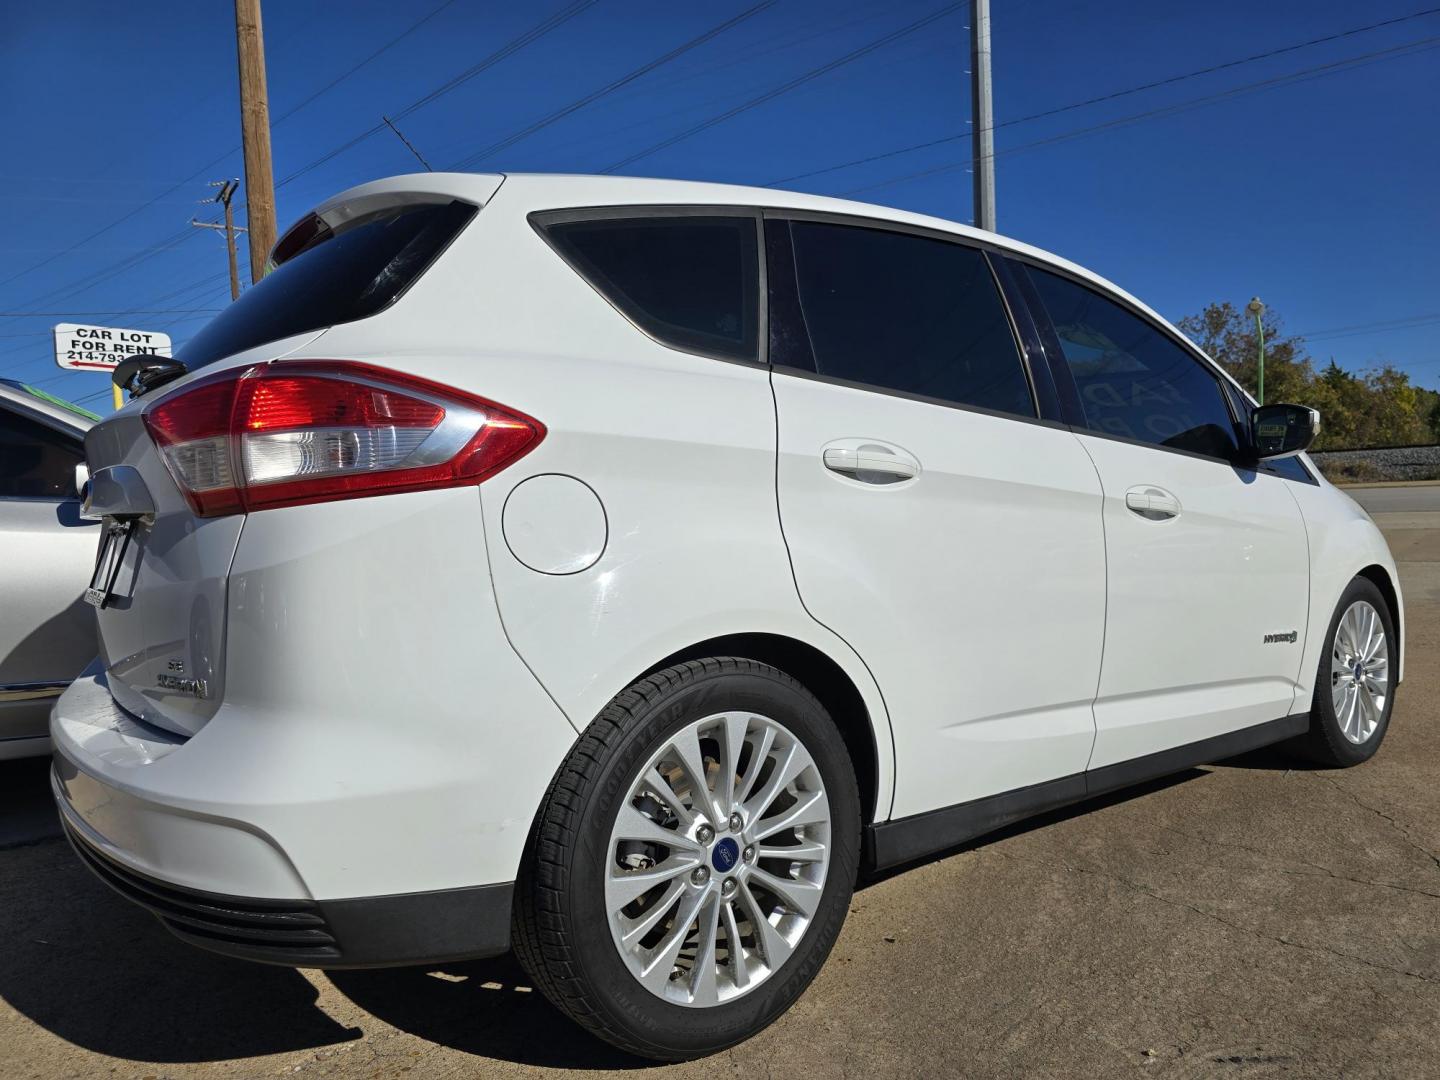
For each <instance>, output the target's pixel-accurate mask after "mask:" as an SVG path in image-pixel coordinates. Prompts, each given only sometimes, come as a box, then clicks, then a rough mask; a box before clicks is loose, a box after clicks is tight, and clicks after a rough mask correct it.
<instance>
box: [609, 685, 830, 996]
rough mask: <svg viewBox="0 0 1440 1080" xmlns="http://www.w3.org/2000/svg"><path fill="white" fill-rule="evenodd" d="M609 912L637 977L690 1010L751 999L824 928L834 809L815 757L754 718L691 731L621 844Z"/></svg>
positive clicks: (626, 817)
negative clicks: (821, 913)
mask: <svg viewBox="0 0 1440 1080" xmlns="http://www.w3.org/2000/svg"><path fill="white" fill-rule="evenodd" d="M608 850H609V854H610V858H609V864H608V867H607V876H606V878H605V910H606V911H607V912H608V914H609V920H610V933H611V936H612V938H613V939H614V942H615V947H616V948H617V949H618V950H619V951H620V955H621V957H622V958H623V959H624V961H625V964H626V966H627V967H628V968H629V969H630V972H631V974H633V975H634V976H635V978H636V979H637V980H638V981H639V982H640V984H641V985H643V986H644V987H645V988H646V989H647V990H649V991H650V992H651V993H653V994H655V995H656V996H657V997H660V998H662V999H664V1000H665V1001H668V1002H671V1003H673V1004H677V1005H690V1006H708V1005H717V1004H720V1003H723V1002H728V1001H733V1000H734V999H736V998H738V997H740V996H742V995H744V994H747V993H749V992H750V991H751V990H754V989H755V988H756V987H757V986H759V985H760V984H761V983H763V982H764V981H765V980H766V979H767V978H769V977H770V976H771V975H773V974H774V973H775V971H776V970H778V969H779V968H780V966H781V965H783V964H784V963H785V960H786V958H787V957H789V956H790V954H791V953H792V952H793V951H794V950H795V947H796V946H797V945H798V944H799V942H800V939H801V938H802V937H803V936H804V934H805V931H806V930H807V929H808V928H809V926H810V923H811V920H812V919H813V918H814V917H815V913H816V910H817V909H818V907H819V904H820V897H821V894H822V893H823V891H824V887H825V873H826V870H827V869H828V867H829V862H830V852H831V824H830V803H829V800H828V798H827V796H826V793H825V785H824V782H823V781H822V779H821V776H820V770H819V769H818V768H817V767H816V765H815V762H814V760H813V759H812V758H811V756H810V753H809V751H807V750H806V749H805V747H804V745H803V744H802V743H801V742H800V740H799V739H797V738H796V737H795V736H794V735H792V734H791V733H790V731H788V730H787V729H786V728H785V727H784V726H783V725H781V724H779V723H776V722H775V721H774V720H771V719H769V718H768V717H765V716H759V715H756V714H755V713H753V712H747V711H735V712H723V713H716V714H714V715H712V716H707V717H705V718H703V719H701V720H698V721H695V722H694V723H691V724H687V725H686V726H685V727H684V728H682V729H681V730H680V731H678V732H676V733H675V734H674V735H673V736H671V737H670V738H669V739H668V740H667V741H666V742H665V744H664V745H663V746H662V747H661V748H660V750H658V751H657V752H656V753H655V754H653V755H651V757H650V759H649V761H647V762H646V763H645V765H644V767H643V768H641V769H640V770H639V773H638V775H637V777H636V779H635V781H634V782H633V783H632V784H631V785H630V791H629V794H628V795H627V796H626V798H625V801H624V802H623V803H622V804H621V806H620V810H619V812H618V813H617V815H616V818H615V825H614V827H613V828H612V829H611V832H610V844H609V849H608Z"/></svg>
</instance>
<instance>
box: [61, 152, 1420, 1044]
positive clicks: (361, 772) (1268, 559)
mask: <svg viewBox="0 0 1440 1080" xmlns="http://www.w3.org/2000/svg"><path fill="white" fill-rule="evenodd" d="M272 262H273V264H274V269H273V270H272V272H271V273H270V274H269V276H267V277H266V278H265V279H264V280H263V281H262V282H261V283H260V284H259V285H258V286H256V287H255V288H254V289H252V290H251V291H250V292H248V293H247V294H246V295H245V296H243V297H242V298H241V299H240V300H239V301H238V302H237V303H235V304H233V305H232V306H231V307H230V308H228V309H227V310H226V311H225V312H224V313H223V314H221V315H220V316H219V317H217V318H216V319H215V320H214V321H213V322H212V323H211V324H210V325H209V326H208V327H207V328H206V329H204V330H203V331H202V332H201V333H200V334H199V335H198V336H197V337H196V338H194V339H193V340H192V341H191V342H190V343H189V345H188V346H187V347H186V348H185V349H184V350H182V354H181V356H180V357H179V359H180V360H181V361H182V362H183V363H182V364H176V363H174V362H173V361H166V360H162V359H160V358H153V359H145V358H141V359H140V360H138V361H132V362H131V363H130V364H129V366H128V367H127V368H126V370H125V372H124V373H123V375H122V376H121V377H122V379H123V380H125V381H128V384H129V387H130V389H131V390H132V392H135V397H134V398H133V400H131V401H130V403H129V404H127V405H126V406H125V408H123V409H122V410H120V412H118V413H117V414H116V415H115V416H113V417H112V418H110V419H107V420H106V421H105V422H103V423H101V424H99V425H97V426H96V427H95V428H94V429H93V430H92V431H91V432H90V433H89V435H88V437H87V440H86V455H87V460H88V463H89V466H90V470H91V473H92V481H91V485H90V489H89V495H88V498H89V506H90V512H91V513H92V514H94V515H97V516H101V517H103V518H104V520H105V521H106V523H107V525H106V539H105V541H104V542H103V543H102V547H101V551H100V553H99V561H98V563H97V566H96V572H95V578H94V580H93V581H92V582H91V588H90V590H89V592H88V594H87V595H88V597H89V598H90V600H91V602H92V603H94V604H95V606H96V609H97V618H98V622H99V633H100V639H101V643H102V649H103V655H102V657H101V659H100V660H99V661H97V663H96V664H95V665H94V666H93V667H92V669H91V670H90V671H88V672H87V673H86V674H85V675H84V676H83V677H82V678H80V679H79V680H78V681H77V682H76V683H75V684H74V685H73V686H72V687H71V688H70V689H69V690H68V691H67V692H66V693H65V694H64V696H63V697H62V698H61V699H60V700H59V702H58V703H57V705H56V707H55V710H54V713H53V718H52V735H53V739H54V744H55V748H56V755H55V767H54V786H55V792H56V797H57V799H58V802H59V805H60V809H61V811H62V815H63V818H64V822H65V825H66V827H67V830H68V833H69V835H70V838H71V840H72V841H73V843H74V846H75V848H76V850H77V852H78V853H79V854H80V857H81V858H82V859H83V860H84V861H85V862H86V863H87V864H88V865H89V866H90V867H91V868H92V869H93V870H94V871H95V872H96V873H97V874H98V875H99V876H100V877H102V878H103V879H104V880H105V881H106V882H108V883H109V884H111V885H112V886H113V887H114V888H116V889H117V890H118V891H120V892H121V893H122V894H123V895H125V896H127V897H129V898H131V899H133V900H135V901H137V902H138V903H140V904H143V905H145V906H146V907H148V908H150V909H151V910H152V911H153V912H154V913H155V914H156V915H158V916H159V918H160V919H161V920H162V921H163V922H164V924H165V925H166V926H167V927H168V928H169V929H171V930H172V931H174V932H175V933H176V934H177V935H179V936H180V937H181V938H183V939H185V940H187V941H190V942H193V943H195V944H197V945H202V946H205V947H207V948H211V949H215V950H217V951H220V952H224V953H228V954H231V955H234V956H241V957H248V958H252V959H256V960H264V961H271V962H276V963H283V964H294V965H301V966H317V967H346V966H370V965H383V964H400V963H437V962H441V961H444V960H447V959H455V958H463V957H478V956H484V955H488V954H494V953H498V952H501V951H503V950H505V949H507V948H509V947H511V945H512V944H513V945H514V946H515V947H516V949H517V950H518V952H519V955H520V958H521V960H522V962H523V963H524V964H525V966H526V968H527V969H528V970H529V972H530V973H531V975H532V976H533V978H534V980H535V982H536V984H537V985H538V986H539V987H540V988H542V989H543V990H544V991H545V992H546V993H547V994H548V995H549V996H550V997H551V998H552V999H553V1000H554V1001H555V1003H556V1004H557V1005H558V1006H559V1007H560V1008H562V1009H563V1010H565V1011H566V1012H567V1013H568V1014H569V1015H570V1016H572V1017H574V1018H575V1019H576V1020H577V1021H579V1022H580V1023H582V1024H584V1025H585V1026H587V1027H588V1028H590V1029H591V1030H593V1031H595V1032H596V1033H598V1034H599V1035H600V1036H602V1037H603V1038H606V1039H608V1040H610V1041H612V1042H614V1043H616V1044H618V1045H620V1046H622V1047H625V1048H628V1049H629V1050H632V1051H634V1052H636V1053H639V1054H643V1055H649V1056H652V1057H656V1058H683V1057H689V1056H695V1055H698V1054H704V1053H707V1052H710V1051H713V1050H716V1049H719V1048H721V1047H724V1046H727V1045H730V1044H732V1043H734V1042H736V1041H738V1040H740V1039H742V1038H744V1037H746V1036H747V1035H749V1034H751V1033H753V1032H755V1031H757V1030H758V1029H759V1028H761V1027H763V1026H764V1025H765V1024H767V1023H768V1022H770V1021H771V1020H773V1019H774V1018H775V1017H776V1016H777V1015H779V1014H780V1013H781V1012H782V1011H783V1010H784V1009H785V1008H786V1007H787V1006H788V1005H790V1004H791V1003H792V1002H793V1001H794V1000H795V999H796V998H797V997H798V996H799V994H800V993H801V992H802V991H803V990H804V989H805V987H806V986H807V984H808V983H809V982H810V980H811V978H812V977H813V976H814V974H815V972H816V970H817V969H818V968H819V966H820V964H821V963H822V962H823V961H824V959H825V956H826V954H827V953H828V951H829V950H830V947H831V945H832V943H833V942H834V940H835V937H836V935H837V933H838V932H839V929H840V925H841V923H842V921H843V919H844V916H845V912H846V908H847V904H848V901H849V898H850V893H851V888H852V885H853V883H854V881H855V879H856V875H857V873H860V872H863V871H866V870H874V869H876V868H883V867H890V866H895V865H898V864H901V863H904V862H906V861H908V860H913V859H916V858H919V857H922V856H925V855H927V854H931V853H935V852H938V851H941V850H944V849H946V848H949V847H952V846H954V845H957V844H959V843H961V842H963V841H966V840H968V839H970V838H972V837H975V836H977V835H980V834H982V833H984V832H986V831H988V830H992V829H994V828H996V827H998V826H1000V825H1003V824H1005V823H1008V822H1011V821H1014V820H1017V819H1019V818H1022V817H1024V816H1026V815H1030V814H1034V813H1037V812H1039V811H1043V810H1046V809H1049V808H1052V807H1056V806H1059V805H1062V804H1066V803H1072V802H1076V801H1078V800H1081V799H1084V798H1086V797H1087V796H1091V795H1095V794H1096V793H1099V792H1105V791H1110V790H1113V789H1115V788H1118V787H1121V786H1124V785H1126V784H1130V783H1133V782H1136V781H1140V780H1144V779H1147V778H1150V777H1154V776H1157V775H1160V774H1163V773H1168V772H1172V771H1175V770H1179V769H1182V768H1184V767H1187V766H1190V765H1193V764H1197V763H1201V762H1207V761H1212V760H1216V759H1218V758H1222V757H1225V756H1228V755H1232V754H1236V753H1239V752H1241V751H1245V750H1249V749H1251V748H1254V747H1258V746H1261V745H1264V744H1268V743H1274V742H1278V741H1281V740H1289V741H1290V742H1291V744H1292V745H1293V746H1295V747H1296V748H1297V749H1298V750H1301V751H1303V752H1305V753H1308V754H1309V755H1311V756H1312V757H1316V758H1319V759H1320V760H1322V761H1324V762H1326V763H1328V764H1330V765H1349V764H1355V763H1357V762H1360V761H1363V760H1365V759H1366V758H1368V757H1369V756H1370V755H1371V754H1373V753H1374V752H1375V750H1376V748H1377V747H1378V745H1379V743H1380V741H1381V739H1382V738H1383V737H1384V734H1385V729H1386V725H1387V723H1388V720H1389V717H1390V712H1391V708H1392V705H1393V701H1394V693H1395V687H1396V684H1397V683H1398V682H1399V681H1400V676H1401V646H1402V642H1403V635H1404V625H1403V618H1402V610H1401V603H1400V594H1399V589H1398V586H1397V579H1396V573H1395V567H1394V564H1393V562H1392V560H1391V557H1390V554H1389V552H1388V550H1387V549H1386V545H1385V543H1384V541H1383V539H1382V538H1381V536H1380V534H1379V532H1378V530H1377V529H1376V528H1375V526H1374V524H1373V523H1372V522H1371V521H1370V520H1369V518H1368V517H1366V515H1365V514H1364V513H1363V512H1362V511H1361V510H1360V509H1359V508H1358V507H1357V506H1356V505H1355V504H1354V503H1353V502H1352V501H1351V500H1350V499H1348V498H1347V497H1345V496H1344V495H1342V494H1341V493H1339V492H1337V491H1336V490H1335V489H1334V488H1332V487H1331V486H1330V485H1329V484H1327V483H1326V482H1325V480H1324V479H1323V478H1321V477H1320V475H1319V474H1318V473H1317V472H1316V470H1315V469H1314V467H1313V466H1312V465H1311V464H1310V463H1309V462H1308V461H1307V460H1306V459H1305V458H1304V456H1303V455H1301V454H1300V451H1302V450H1303V449H1304V447H1305V446H1306V445H1308V443H1309V441H1310V439H1311V438H1312V437H1313V434H1314V430H1315V426H1316V424H1317V423H1318V418H1317V417H1316V416H1315V414H1314V413H1313V412H1311V411H1310V410H1308V409H1303V408H1299V407H1294V406H1284V405H1281V406H1267V407H1264V408H1259V409H1256V408H1255V407H1254V406H1253V404H1252V402H1251V401H1250V400H1249V399H1248V398H1247V397H1246V396H1245V394H1244V393H1243V391H1241V390H1240V388H1239V387H1238V386H1237V385H1236V384H1235V383H1234V382H1232V381H1231V380H1230V379H1229V378H1228V377H1227V376H1226V375H1225V373H1224V372H1222V371H1220V370H1219V369H1218V368H1217V367H1216V366H1215V365H1214V364H1213V363H1212V362H1211V361H1209V360H1208V359H1207V358H1206V357H1205V356H1203V355H1202V354H1201V353H1199V352H1198V351H1197V350H1196V349H1195V348H1194V347H1193V346H1192V345H1191V344H1190V343H1189V342H1188V341H1186V340H1185V339H1184V338H1183V337H1182V336H1181V335H1180V334H1179V333H1178V332H1177V331H1176V330H1175V329H1174V328H1173V327H1172V326H1170V325H1169V324H1168V323H1166V322H1165V321H1164V320H1163V319H1161V318H1160V317H1159V316H1157V315H1156V314H1155V313H1154V312H1152V311H1150V310H1149V309H1148V308H1146V307H1145V306H1144V305H1143V304H1141V303H1139V302H1138V301H1136V300H1135V299H1133V298H1132V297H1130V296H1128V295H1127V294H1125V293H1124V292H1121V291H1120V290H1119V289H1117V288H1115V287H1114V286H1112V285H1110V284H1108V283H1106V282H1104V281H1102V280H1100V279H1099V278H1097V277H1096V276H1095V275H1093V274H1090V273H1088V272H1086V271H1084V270H1082V269H1080V268H1079V267H1077V266H1074V265H1072V264H1070V263H1068V262H1065V261H1064V260H1061V259H1058V258H1055V257H1053V256H1050V255H1047V254H1045V253H1043V252H1040V251H1037V250H1035V249H1034V248H1031V247H1028V246H1026V245H1024V244H1020V243H1016V242H1013V241H1010V240H1006V239H1003V238H1001V237H999V236H995V235H992V234H989V233H984V232H978V231H976V230H973V229H969V228H966V227H963V226H959V225H954V224H952V223H949V222H946V221H940V220H935V219H931V218H926V217H921V216H918V215H914V214H908V213H901V212H898V211H891V210H885V209H880V208H877V207H871V206H864V205H860V204H855V203H847V202H840V201H835V200H831V199H823V198H814V197H810V196H805V195H797V194H791V193H787V192H779V191H769V190H757V189H746V188H738V187H724V186H716V185H709V184H694V183H679V182H670V181H650V180H631V179H620V178H608V177H607V178H594V177H561V176H505V177H502V176H478V175H459V174H441V173H434V174H425V175H419V176H403V177H396V178H393V179H389V180H383V181H380V182H377V183H373V184H366V185H364V186H362V187H358V188H355V189H353V190H350V191H347V192H345V193H344V194H341V195H339V196H336V197H335V198H334V199H331V200H330V201H329V202H326V203H325V204H323V205H322V206H320V207H319V208H318V209H317V210H316V211H315V212H314V213H313V214H311V215H309V216H307V217H306V218H305V219H303V220H302V221H301V222H300V223H299V224H297V225H296V226H294V228H292V229H291V230H290V231H289V232H288V233H287V234H286V235H285V236H284V237H283V238H282V239H281V241H280V243H279V244H278V245H277V246H276V249H275V252H274V255H273V257H272Z"/></svg>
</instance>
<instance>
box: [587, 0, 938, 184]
mask: <svg viewBox="0 0 1440 1080" xmlns="http://www.w3.org/2000/svg"><path fill="white" fill-rule="evenodd" d="M964 6H965V5H964V4H962V3H956V4H947V5H946V6H945V7H943V8H940V9H939V10H938V11H933V12H931V13H930V14H929V15H926V16H925V17H924V18H923V19H918V20H916V21H915V22H913V23H911V24H910V25H909V26H904V27H901V28H900V29H899V30H894V31H892V32H891V33H889V34H886V35H885V36H884V37H881V38H877V39H876V40H874V41H872V42H870V43H869V44H868V45H863V46H861V47H860V48H858V49H855V50H854V51H853V52H848V53H846V54H845V55H844V56H841V57H838V58H836V59H834V60H831V61H830V62H829V63H828V64H822V65H820V66H819V67H817V68H812V69H811V70H810V71H807V72H805V74H803V75H799V76H796V77H795V78H793V79H791V80H790V81H789V82H787V83H783V84H781V85H780V86H777V87H776V88H775V89H773V90H768V91H766V92H765V93H763V94H760V95H759V96H758V97H753V98H751V99H750V100H749V101H746V102H744V103H742V104H740V105H736V106H735V107H733V108H730V109H726V110H725V111H724V112H721V113H718V114H716V115H715V116H712V117H710V118H709V119H707V120H702V121H700V123H698V124H694V125H692V126H691V127H688V128H686V129H685V130H684V131H682V132H679V133H678V134H676V135H672V136H670V137H669V138H668V139H661V140H660V141H659V142H658V143H655V144H654V145H652V146H648V147H646V148H645V149H644V150H641V151H639V152H637V153H634V154H631V155H630V156H629V157H625V158H621V159H620V160H619V161H617V162H615V163H613V164H612V165H609V166H607V167H606V168H604V169H602V170H600V171H601V172H605V173H613V172H615V171H617V170H618V169H623V168H624V167H625V166H626V165H630V164H633V163H634V162H636V161H639V160H640V159H641V158H645V157H649V156H650V155H651V154H653V153H656V152H657V151H660V150H664V149H666V148H667V147H670V146H674V145H675V144H676V143H678V142H682V141H684V140H685V139H688V138H690V136H692V135H698V134H699V133H700V132H702V131H704V130H706V129H707V128H712V127H714V126H715V125H716V124H720V123H724V122H725V121H726V120H729V119H731V118H733V117H736V116H739V115H740V114H741V113H743V112H748V111H749V110H751V109H754V108H756V107H757V106H760V105H764V104H765V103H766V102H768V101H773V100H774V99H775V98H777V97H779V96H780V95H781V94H788V93H789V92H790V91H792V90H795V89H798V88H799V87H801V86H804V85H805V84H806V83H808V82H811V81H812V80H814V79H818V78H820V76H822V75H826V74H828V73H830V72H832V71H834V70H835V69H836V68H838V67H843V66H844V65H846V64H849V63H853V62H854V61H856V60H859V59H860V58H861V57H863V56H867V55H869V54H870V53H872V52H874V51H875V50H876V49H882V48H884V47H885V46H886V45H889V44H891V43H892V42H895V41H898V40H900V39H901V38H903V37H906V36H908V35H910V34H913V33H914V32H915V31H917V30H920V29H922V28H923V27H926V26H929V25H930V24H931V23H933V22H935V21H936V20H937V19H941V18H943V17H944V16H946V15H949V14H951V13H953V12H955V11H957V10H958V9H960V8H962V7H964Z"/></svg>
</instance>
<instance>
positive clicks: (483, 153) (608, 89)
mask: <svg viewBox="0 0 1440 1080" xmlns="http://www.w3.org/2000/svg"><path fill="white" fill-rule="evenodd" d="M776 2H777V0H762V2H761V3H759V4H756V5H755V6H754V7H751V8H747V9H746V10H744V11H742V12H741V13H740V14H739V15H736V16H735V17H734V18H731V19H727V20H726V21H725V22H723V23H720V24H719V25H718V26H714V27H711V28H710V29H709V30H707V31H705V33H703V34H700V35H699V36H697V37H693V38H691V39H690V40H689V41H687V42H685V43H684V44H683V45H679V46H676V47H675V48H673V49H671V50H670V51H669V52H667V53H665V54H664V55H662V56H658V57H656V58H655V59H654V60H651V61H650V62H649V63H646V64H642V65H641V66H640V67H638V68H636V69H635V70H634V71H632V72H630V73H629V74H627V75H622V76H621V77H620V78H618V79H616V80H615V81H614V82H611V83H608V84H607V85H605V86H602V87H601V88H600V89H599V90H595V91H593V92H592V93H589V94H586V95H585V96H584V97H582V98H579V99H577V100H575V101H572V102H571V103H570V104H568V105H565V106H563V107H561V108H559V109H557V110H555V111H554V112H552V113H550V114H549V115H548V116H546V117H543V118H542V119H540V120H537V121H535V122H534V123H533V124H531V125H529V126H528V127H525V128H522V129H521V130H519V131H517V132H515V133H514V134H513V135H508V136H506V137H505V138H503V139H501V140H499V141H498V142H494V143H491V144H490V145H489V146H487V147H485V148H484V149H483V150H478V151H476V152H475V153H473V154H471V155H470V156H469V157H466V158H463V159H461V160H460V161H458V162H456V163H455V164H454V165H452V166H451V168H453V169H468V168H470V167H471V166H472V165H477V164H479V163H480V162H481V161H484V160H485V159H486V158H487V157H490V156H492V155H494V154H498V153H499V152H500V151H501V150H506V149H509V148H510V147H512V146H514V145H515V144H516V143H518V142H520V141H521V140H522V139H525V138H527V137H528V136H530V135H533V134H535V132H537V131H540V130H541V129H542V128H547V127H549V126H550V125H551V124H553V123H555V122H557V121H559V120H563V119H564V118H565V117H567V116H569V115H570V114H571V113H574V112H578V111H579V110H581V109H583V108H585V106H587V105H590V104H593V103H594V102H596V101H599V100H600V99H601V98H603V97H605V96H607V95H608V94H612V93H614V92H615V91H616V90H619V89H620V88H621V87H624V86H628V85H629V84H630V83H632V82H634V81H635V80H636V79H639V78H641V77H642V76H645V75H648V74H649V73H650V72H652V71H654V70H655V69H656V68H659V67H663V66H664V65H665V64H668V63H669V62H670V61H671V60H674V59H676V58H677V57H680V56H683V55H684V54H685V53H687V52H689V51H690V50H691V49H695V48H698V47H699V46H701V45H703V44H705V43H706V42H707V41H709V40H711V39H712V38H715V37H718V36H719V35H720V34H723V33H724V32H725V31H726V30H729V29H730V28H731V27H734V26H738V25H740V24H741V23H742V22H745V21H746V20H747V19H750V18H752V17H754V16H755V15H758V14H760V12H762V11H764V10H766V9H767V8H771V7H774V6H775V4H776Z"/></svg>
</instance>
